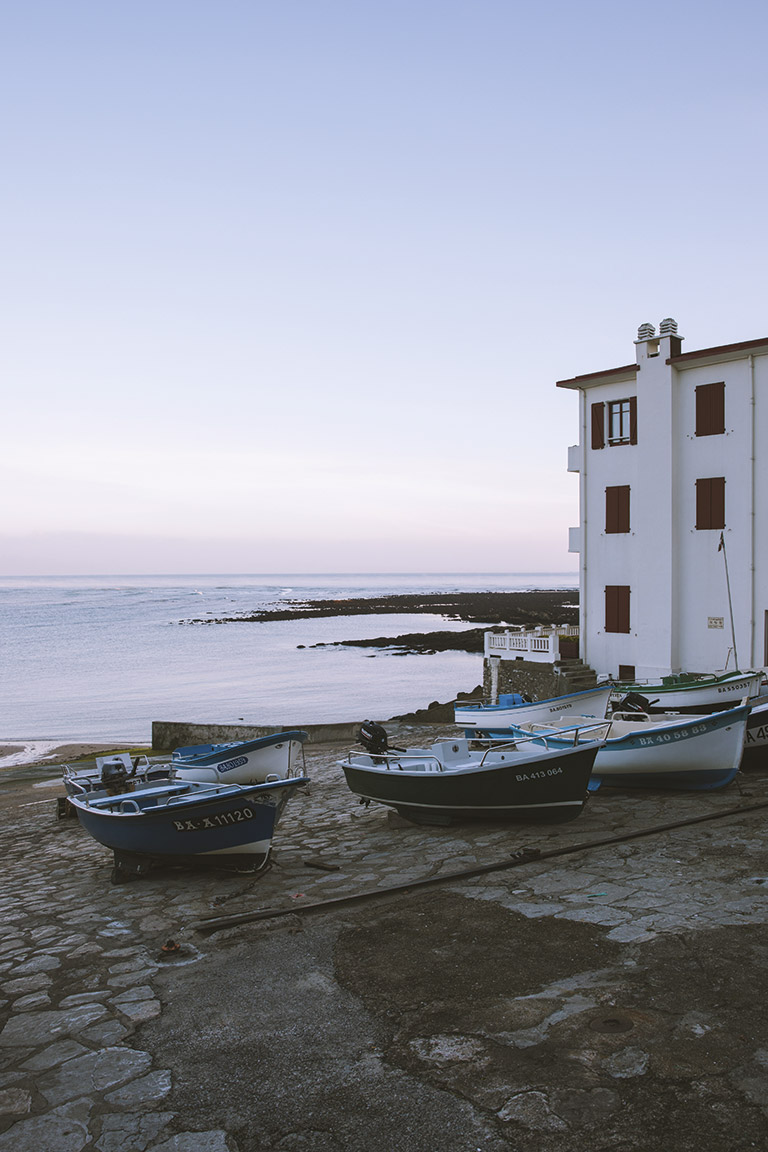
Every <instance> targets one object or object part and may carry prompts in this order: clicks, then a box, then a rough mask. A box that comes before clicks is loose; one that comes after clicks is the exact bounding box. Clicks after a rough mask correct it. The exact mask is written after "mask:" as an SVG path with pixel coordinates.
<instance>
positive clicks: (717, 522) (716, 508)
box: [710, 476, 725, 528]
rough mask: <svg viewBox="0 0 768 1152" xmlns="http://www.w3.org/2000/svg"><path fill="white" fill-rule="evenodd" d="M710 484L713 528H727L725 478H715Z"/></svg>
mask: <svg viewBox="0 0 768 1152" xmlns="http://www.w3.org/2000/svg"><path fill="white" fill-rule="evenodd" d="M710 484H711V488H710V501H711V505H712V511H711V516H712V527H713V528H725V477H724V476H713V478H712V479H711V480H710Z"/></svg>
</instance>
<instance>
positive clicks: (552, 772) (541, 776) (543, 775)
mask: <svg viewBox="0 0 768 1152" xmlns="http://www.w3.org/2000/svg"><path fill="white" fill-rule="evenodd" d="M562 771H563V770H562V768H547V770H546V772H545V771H544V769H543V768H542V770H541V771H540V772H518V773H517V775H516V776H515V780H517V781H518V783H520V784H522V783H523V781H524V780H546V779H547V777H548V776H560V775H561V774H562Z"/></svg>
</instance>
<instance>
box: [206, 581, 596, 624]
mask: <svg viewBox="0 0 768 1152" xmlns="http://www.w3.org/2000/svg"><path fill="white" fill-rule="evenodd" d="M578 604H579V593H578V590H577V589H575V588H564V589H559V590H551V589H548V590H546V591H536V592H434V593H433V592H429V593H421V594H413V593H409V594H402V595H392V596H365V597H357V598H352V597H350V598H349V599H339V600H291V601H289V602H288V603H285V602H284V601H283V602H281V605H280V607H279V608H266V609H263V610H261V611H259V612H250V613H247V614H243V615H240V616H223V617H220V618H218V619H215V620H211V619H207V620H190V621H186V623H191V624H244V623H259V622H264V621H266V620H301V619H311V618H315V617H320V616H376V615H382V614H388V615H402V614H403V613H429V614H432V615H434V614H438V615H442V616H447V617H449V618H450V619H452V620H466V621H468V622H469V623H474V622H477V623H483V624H532V625H535V624H576V623H578V617H579V609H578Z"/></svg>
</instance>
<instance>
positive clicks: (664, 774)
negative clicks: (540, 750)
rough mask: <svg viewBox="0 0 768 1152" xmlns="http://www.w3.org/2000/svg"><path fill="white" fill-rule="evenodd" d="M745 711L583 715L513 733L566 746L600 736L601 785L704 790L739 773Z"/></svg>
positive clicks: (598, 774)
mask: <svg viewBox="0 0 768 1152" xmlns="http://www.w3.org/2000/svg"><path fill="white" fill-rule="evenodd" d="M749 713H750V709H749V706H747V705H742V706H740V707H738V708H731V709H729V710H728V711H725V712H713V713H711V714H710V715H702V716H682V715H677V716H672V715H669V714H667V715H648V714H647V713H645V714H644V713H638V712H616V713H614V714H613V715H612V716H611V717H610V718H609V719H607V720H604V721H602V722H599V721H596V720H595V719H594V718H593V717H590V716H582V717H580V718H576V717H568V718H563V719H562V720H556V721H555V722H554V723H550V724H536V723H533V724H530V723H529V724H522V725H520V726H519V727H515V728H514V729H513V730H512V735H515V736H519V737H527V738H530V737H531V736H532V735H535V736H537V737H538V738H540V739H541V740H542V743H543V744H544V745H545V746H546V747H547V748H566V747H569V746H570V745H572V744H573V742H574V741H577V742H580V741H581V740H594V739H595V737H596V735H600V734H602V736H603V737H604V739H605V743H604V744H603V745H602V746H601V747H600V748H599V749H598V752H597V756H596V757H595V766H594V770H593V777H594V779H595V780H599V781H600V782H601V783H602V784H604V785H614V786H620V787H626V788H676V789H684V790H688V789H691V790H694V791H703V790H709V789H713V788H723V787H725V785H726V784H730V782H731V781H732V780H733V779H734V777H735V776H736V774H737V772H738V771H739V767H740V765H741V759H742V754H743V750H744V741H745V734H746V728H747V720H748V718H749ZM509 735H510V734H509V733H508V734H507V738H509Z"/></svg>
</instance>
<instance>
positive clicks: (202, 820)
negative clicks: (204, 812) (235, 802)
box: [173, 808, 254, 832]
mask: <svg viewBox="0 0 768 1152" xmlns="http://www.w3.org/2000/svg"><path fill="white" fill-rule="evenodd" d="M253 817H254V812H253V809H251V808H235V809H233V810H232V811H231V812H218V813H217V814H216V815H215V816H192V817H189V818H187V819H186V820H174V822H173V825H174V828H175V829H176V831H177V832H200V831H202V830H203V829H204V828H223V827H224V826H225V825H227V824H240V823H241V821H243V820H253Z"/></svg>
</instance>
